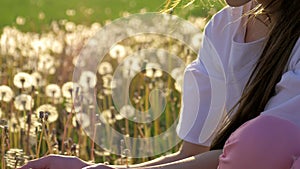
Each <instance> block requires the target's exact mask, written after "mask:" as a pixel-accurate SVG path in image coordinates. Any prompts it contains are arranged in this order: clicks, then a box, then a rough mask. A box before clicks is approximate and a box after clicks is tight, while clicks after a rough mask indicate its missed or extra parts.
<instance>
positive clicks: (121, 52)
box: [109, 45, 126, 59]
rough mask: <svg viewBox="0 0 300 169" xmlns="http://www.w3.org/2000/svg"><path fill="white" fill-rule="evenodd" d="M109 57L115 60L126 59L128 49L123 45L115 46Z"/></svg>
mask: <svg viewBox="0 0 300 169" xmlns="http://www.w3.org/2000/svg"><path fill="white" fill-rule="evenodd" d="M109 55H110V56H111V57H112V58H113V59H117V58H124V57H125V56H126V49H125V47H124V46H123V45H115V46H113V47H112V48H111V49H110V51H109Z"/></svg>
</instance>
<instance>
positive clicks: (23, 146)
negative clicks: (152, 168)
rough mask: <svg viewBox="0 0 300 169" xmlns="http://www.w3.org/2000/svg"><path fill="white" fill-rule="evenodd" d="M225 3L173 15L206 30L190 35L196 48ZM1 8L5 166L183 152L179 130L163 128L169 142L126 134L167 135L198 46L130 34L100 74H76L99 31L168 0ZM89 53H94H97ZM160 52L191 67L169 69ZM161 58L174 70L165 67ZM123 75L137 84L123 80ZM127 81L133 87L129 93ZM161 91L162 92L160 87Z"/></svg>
mask: <svg viewBox="0 0 300 169" xmlns="http://www.w3.org/2000/svg"><path fill="white" fill-rule="evenodd" d="M204 4H205V5H204ZM221 7H222V3H220V2H219V1H217V2H211V1H208V2H203V1H201V2H199V3H196V4H195V5H191V6H189V7H188V8H185V9H181V8H179V9H176V10H175V11H174V14H178V15H179V16H181V17H183V18H186V20H187V21H189V23H191V24H193V25H194V27H195V28H197V30H199V32H198V33H195V32H192V33H187V34H188V36H191V37H192V43H193V45H194V46H196V47H195V49H198V48H199V47H200V44H201V40H202V34H201V31H202V30H203V28H204V26H205V24H206V22H207V20H208V19H209V18H210V17H211V16H212V15H213V13H215V12H216V11H217V10H218V9H220V8H221ZM0 8H1V13H2V15H1V16H0V23H1V24H0V28H1V38H0V50H1V51H0V52H1V53H0V65H1V66H0V69H1V70H0V76H1V81H0V118H1V120H0V126H1V128H0V135H1V139H0V157H1V161H0V166H1V168H3V169H4V168H17V167H19V166H21V165H23V164H24V163H26V161H28V160H31V159H36V158H40V157H42V156H45V155H47V154H63V155H70V156H78V157H80V158H82V159H83V160H86V161H90V162H106V163H110V164H129V163H138V162H143V161H147V160H150V159H153V158H155V157H158V156H161V155H164V154H168V153H172V152H175V151H177V150H178V148H179V147H180V142H175V141H176V140H177V138H176V136H173V135H167V134H165V135H163V140H164V141H160V142H157V143H155V144H152V143H151V142H147V141H145V142H138V141H133V142H128V141H127V139H128V138H151V137H155V136H159V135H161V134H164V132H165V131H167V130H168V129H169V128H171V127H172V125H173V124H174V123H176V120H177V119H178V116H179V112H180V108H181V92H182V89H181V85H182V80H183V73H182V72H183V70H184V67H185V66H186V65H187V64H189V63H190V62H192V61H193V60H194V59H195V58H196V57H197V52H195V50H191V48H190V46H188V45H186V44H185V43H183V42H182V41H179V40H178V39H174V38H170V37H166V36H163V35H159V34H142V35H136V36H128V37H126V38H124V39H122V40H121V41H117V42H116V43H115V44H114V45H112V46H111V48H110V49H109V51H108V52H107V53H105V55H104V57H103V59H102V62H101V63H99V64H97V65H96V66H97V68H96V71H94V72H93V71H90V70H84V71H81V72H80V76H78V77H77V78H78V79H76V77H75V79H76V80H74V76H73V73H74V69H76V68H78V67H79V68H80V69H82V68H83V67H86V66H87V65H88V64H89V63H88V61H87V62H84V61H80V58H79V57H80V56H81V55H82V53H84V52H82V51H83V50H84V51H86V50H87V49H86V45H87V44H88V43H89V42H90V41H89V39H90V38H91V37H93V36H95V34H96V33H97V32H98V31H100V30H101V29H102V28H103V27H105V26H106V25H109V24H111V23H112V21H113V20H114V19H116V18H120V17H128V16H130V15H131V14H134V13H146V12H155V11H160V10H161V9H162V8H163V2H162V1H158V0H155V1H146V0H129V1H127V0H81V1H80V0H73V1H68V0H66V1H51V0H37V1H34V0H26V1H20V0H2V1H1V2H0ZM134 22H137V23H139V22H138V20H134ZM134 22H133V21H132V24H133V25H135V24H137V23H134ZM120 29H123V28H117V30H120ZM126 31H127V30H126ZM129 31H130V30H129V29H128V32H129ZM120 36H121V35H120ZM182 36H183V38H184V36H186V35H185V34H183V35H182ZM147 49H156V50H155V51H154V52H153V54H152V55H151V58H146V55H147V53H146V52H147ZM87 51H88V54H89V55H93V52H92V51H93V50H92V49H91V50H87ZM162 51H164V52H167V53H171V54H172V55H175V56H176V57H178V58H180V60H181V61H182V62H183V63H184V64H183V65H182V66H181V67H175V66H171V65H172V64H174V63H173V62H172V61H171V60H172V58H171V57H170V55H166V54H165V53H164V52H162ZM157 62H160V63H164V64H166V65H168V66H169V68H170V67H172V69H171V68H170V69H168V71H162V70H161V69H162V67H161V65H159V64H157ZM90 64H91V63H90ZM118 71H119V72H121V74H120V76H121V77H122V79H130V81H129V82H126V83H125V84H124V83H122V82H119V81H118V80H115V79H114V75H115V74H116V72H118ZM120 86H123V87H124V86H126V87H128V90H127V88H125V89H126V91H128V93H127V94H128V96H129V97H128V99H127V98H126V97H125V96H123V93H122V92H124V90H125V89H124V88H123V87H120ZM156 89H159V90H160V92H152V91H155V90H156ZM114 95H117V96H114ZM114 97H120V98H125V101H124V104H123V105H121V106H118V105H117V104H116V103H114V101H115V100H114V99H115V98H114ZM162 98H163V100H162ZM162 102H163V103H165V104H164V105H162V104H161V103H162ZM129 104H131V105H132V106H129ZM151 108H153V109H155V110H159V111H161V114H160V113H158V115H157V116H159V117H158V118H153V117H152V115H153V112H154V115H155V110H153V112H151V111H147V110H150V109H151ZM139 118H140V119H142V120H144V121H146V122H147V123H145V122H141V121H138V120H137V119H139ZM147 120H148V121H147ZM110 128H112V129H114V130H116V131H118V132H119V133H121V134H122V136H121V138H116V136H115V135H112V134H111V132H110ZM103 138H105V139H103ZM98 143H101V144H105V145H108V146H103V145H101V144H98ZM104 147H109V148H110V149H106V148H104ZM157 147H159V148H157ZM165 150H167V151H165ZM155 151H157V152H155ZM138 153H142V154H143V156H140V155H139V154H138ZM145 154H148V155H146V156H145ZM137 157H139V158H137Z"/></svg>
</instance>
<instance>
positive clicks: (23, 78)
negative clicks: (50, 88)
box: [14, 72, 33, 89]
mask: <svg viewBox="0 0 300 169" xmlns="http://www.w3.org/2000/svg"><path fill="white" fill-rule="evenodd" d="M32 81H33V80H32V77H31V76H30V75H29V74H28V73H25V72H19V73H17V74H16V75H15V76H14V85H15V86H16V87H17V88H19V89H26V88H30V87H32Z"/></svg>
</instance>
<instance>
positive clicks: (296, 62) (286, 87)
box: [262, 40, 300, 127]
mask: <svg viewBox="0 0 300 169" xmlns="http://www.w3.org/2000/svg"><path fill="white" fill-rule="evenodd" d="M286 69H287V71H286V72H285V73H284V74H283V75H282V77H281V80H280V81H279V82H278V83H277V85H276V87H275V95H274V96H273V97H272V98H271V99H270V100H269V102H268V103H267V105H266V108H265V110H264V111H263V112H262V114H265V115H273V116H277V117H280V118H283V119H287V120H289V121H291V122H293V123H294V124H296V125H298V126H299V127H300V110H299V104H300V40H298V42H297V43H296V45H295V48H294V50H293V52H292V56H291V60H290V62H289V64H288V66H287V67H286Z"/></svg>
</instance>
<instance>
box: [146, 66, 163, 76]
mask: <svg viewBox="0 0 300 169" xmlns="http://www.w3.org/2000/svg"><path fill="white" fill-rule="evenodd" d="M162 75H163V72H162V70H161V68H160V65H159V64H156V63H147V64H146V76H147V77H149V78H158V77H161V76H162Z"/></svg>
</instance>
